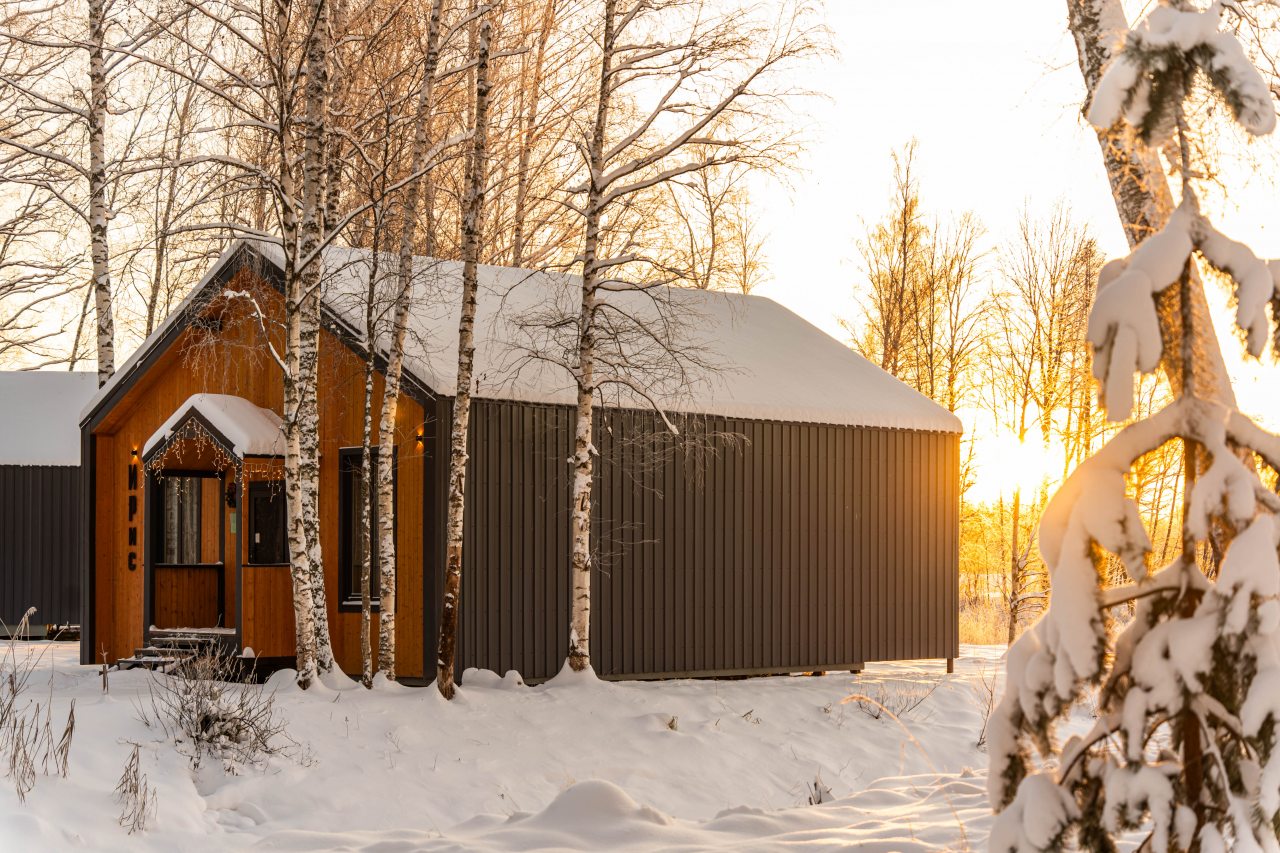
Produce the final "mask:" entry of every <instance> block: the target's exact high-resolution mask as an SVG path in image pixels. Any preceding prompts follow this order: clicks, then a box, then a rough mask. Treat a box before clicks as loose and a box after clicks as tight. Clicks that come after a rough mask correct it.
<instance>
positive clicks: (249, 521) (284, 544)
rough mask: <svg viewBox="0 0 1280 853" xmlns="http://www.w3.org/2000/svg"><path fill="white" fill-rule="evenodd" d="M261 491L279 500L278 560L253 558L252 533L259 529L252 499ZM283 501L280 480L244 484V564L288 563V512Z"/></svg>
mask: <svg viewBox="0 0 1280 853" xmlns="http://www.w3.org/2000/svg"><path fill="white" fill-rule="evenodd" d="M262 492H267V493H268V496H269V497H270V498H271V499H272V501H273V502H274V501H275V500H277V499H278V500H280V501H281V504H280V507H281V514H280V548H281V549H282V550H281V553H280V559H279V560H266V561H258V560H255V559H254V556H255V555H254V545H255V544H256V543H255V542H254V541H253V537H254V534H256V533H258V531H259V528H258V518H257V513H256V512H255V511H254V509H255V507H256V503H255V501H254V499H255V498H256V497H258V496H259V495H261V494H262ZM284 501H285V494H284V483H283V482H282V481H279V480H250V481H249V482H248V483H246V484H245V494H244V501H243V505H244V509H245V513H244V515H245V518H244V539H245V548H244V564H245V565H246V566H254V567H259V566H287V565H289V513H288V509H287V507H286V506H285V504H284Z"/></svg>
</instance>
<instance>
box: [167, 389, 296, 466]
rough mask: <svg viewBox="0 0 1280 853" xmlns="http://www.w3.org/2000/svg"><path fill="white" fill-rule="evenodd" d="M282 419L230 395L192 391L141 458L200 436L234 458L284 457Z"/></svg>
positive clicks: (267, 410) (273, 413)
mask: <svg viewBox="0 0 1280 853" xmlns="http://www.w3.org/2000/svg"><path fill="white" fill-rule="evenodd" d="M283 424H284V422H283V421H282V420H281V418H280V416H279V415H277V414H276V413H275V412H273V411H271V410H270V409H264V408H262V407H261V406H256V405H254V404H253V403H251V402H249V401H248V400H246V399H244V398H243V397H236V396H233V395H231V394H193V395H191V396H190V397H188V398H187V400H186V402H185V403H183V404H182V405H181V406H179V407H178V408H177V409H175V410H174V413H173V414H172V415H170V416H169V419H168V420H167V421H165V422H164V423H163V424H161V426H160V428H159V429H157V430H156V431H155V432H153V433H152V434H151V437H150V438H148V439H147V441H146V444H144V445H143V448H142V457H143V459H144V460H146V461H149V460H151V459H153V458H158V457H159V456H161V455H162V454H164V453H165V452H167V451H168V450H169V448H170V447H171V446H172V445H174V444H176V443H177V442H179V441H181V440H183V439H187V438H193V437H195V436H200V437H202V438H205V437H207V438H208V439H210V440H212V441H213V442H214V443H215V444H217V445H219V446H220V447H221V449H222V450H223V451H225V452H226V453H227V454H228V455H229V456H230V457H231V458H232V459H233V460H243V459H245V458H246V457H249V456H284V452H285V441H284V426H283Z"/></svg>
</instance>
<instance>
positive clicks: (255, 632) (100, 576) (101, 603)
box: [94, 271, 425, 675]
mask: <svg viewBox="0 0 1280 853" xmlns="http://www.w3.org/2000/svg"><path fill="white" fill-rule="evenodd" d="M229 287H230V288H232V289H237V290H250V291H253V292H255V294H256V295H257V296H258V299H259V303H260V304H261V305H262V306H263V308H264V310H265V311H266V312H267V313H268V315H269V316H273V317H276V318H279V315H280V313H281V312H282V310H283V306H282V300H281V298H280V296H279V294H278V292H277V291H275V290H274V289H273V288H271V287H270V286H269V285H267V284H265V283H263V282H262V281H260V280H259V279H257V278H256V277H255V276H254V275H252V274H251V273H249V272H247V271H241V272H240V273H238V274H237V275H236V277H235V278H234V279H233V281H232V282H231V284H230V285H229ZM243 306H244V303H243V302H233V303H231V304H229V305H224V304H218V303H215V304H214V305H213V306H212V307H211V308H210V309H208V310H207V311H206V312H205V313H206V317H207V318H208V319H210V320H213V319H214V318H215V317H216V319H217V320H218V321H219V322H218V323H216V324H215V323H212V322H210V323H206V324H205V325H206V326H210V327H212V328H214V329H215V331H207V330H202V329H196V328H189V329H187V330H186V331H185V332H183V334H182V335H181V336H180V337H179V338H178V340H177V341H176V342H175V344H174V345H173V346H172V347H171V348H170V349H169V351H168V352H166V353H165V354H164V355H163V356H162V357H161V358H160V359H159V360H158V361H157V363H156V364H155V365H154V366H153V367H152V368H151V369H150V370H149V371H148V372H147V375H146V376H144V377H142V378H140V379H139V380H138V381H137V382H136V383H135V384H134V386H133V387H132V388H130V389H129V392H128V393H127V394H126V395H125V396H124V398H123V399H121V400H120V401H119V402H118V403H117V404H116V406H115V407H114V408H113V409H112V411H111V412H110V413H109V414H108V415H107V416H106V417H105V418H104V419H103V421H102V423H101V424H100V425H99V426H98V427H97V428H96V429H95V430H94V435H95V437H96V450H95V456H96V460H95V461H96V470H97V479H96V484H97V485H96V494H95V496H94V507H95V508H94V511H95V514H96V515H95V534H94V535H95V544H94V559H95V566H94V572H95V579H96V586H97V591H96V599H97V600H96V602H95V619H96V626H95V634H96V638H95V639H96V644H97V646H98V647H99V652H101V650H103V649H105V651H106V654H107V659H108V660H115V659H117V658H120V657H125V656H128V655H129V654H131V653H132V651H133V649H134V648H135V647H136V646H139V645H141V643H142V631H143V624H142V623H143V595H144V586H143V585H144V565H145V561H144V548H145V543H144V541H143V540H144V539H145V536H144V527H145V525H144V521H143V519H144V518H145V515H144V513H145V507H144V506H143V503H144V489H143V488H142V476H141V475H140V477H139V488H138V490H137V492H136V496H137V502H138V513H137V517H136V519H135V520H134V522H133V523H134V525H135V526H136V528H137V533H136V536H137V544H136V546H133V547H132V548H131V547H130V546H129V545H128V542H127V537H128V528H129V526H130V523H129V521H128V520H127V518H126V515H127V512H126V508H127V499H128V494H129V493H128V490H127V481H126V475H127V473H128V466H129V464H130V462H131V458H130V453H131V451H132V450H134V449H137V451H138V452H139V454H141V450H142V445H143V443H144V442H145V441H146V440H147V438H148V437H150V435H151V434H152V433H153V432H154V431H155V430H156V429H157V428H159V426H160V425H161V424H162V423H163V422H164V421H165V420H166V419H167V418H168V417H169V416H170V415H171V414H173V412H174V411H175V410H176V409H177V408H178V407H179V406H181V405H182V404H183V402H185V401H186V399H187V398H188V397H189V396H191V395H192V394H196V393H202V392H204V393H221V394H235V395H238V396H240V397H244V398H245V399H247V400H250V401H251V402H253V403H255V404H257V405H259V406H263V407H264V408H269V409H272V410H274V411H276V412H279V411H280V410H281V406H282V402H283V399H282V398H283V384H282V382H281V377H280V373H279V371H278V370H277V368H276V367H275V365H274V364H273V363H272V362H271V360H270V358H269V356H268V355H267V354H266V352H265V348H264V347H263V346H262V339H261V332H260V331H259V330H258V327H257V324H256V323H255V322H253V321H252V319H251V318H250V317H249V316H248V314H247V311H246V310H245V309H244V307H243ZM278 325H279V324H278V323H274V324H273V323H268V326H269V327H271V328H275V327H277V326H278ZM381 392H382V377H381V376H379V377H378V382H377V388H375V394H374V405H375V408H376V407H377V405H378V403H379V401H380V400H381ZM363 393H364V380H363V365H362V363H361V360H360V359H359V357H358V356H357V355H355V354H354V353H353V352H352V351H351V350H350V349H349V348H348V347H347V346H346V345H345V344H343V342H342V341H340V340H339V339H338V338H337V337H336V336H334V335H332V334H330V333H329V332H325V333H324V334H323V335H322V338H321V346H320V381H319V401H318V402H319V409H320V450H321V465H320V494H321V498H320V513H321V519H320V522H321V548H322V551H323V553H324V556H325V561H326V566H325V576H326V592H327V594H328V600H329V614H330V623H331V629H332V634H333V641H334V650H335V654H336V655H337V657H338V662H339V664H340V665H341V666H342V667H343V669H344V670H346V671H348V672H357V671H358V670H359V662H360V614H359V613H358V612H345V611H342V612H340V611H338V609H337V603H338V602H337V599H338V589H339V586H338V571H337V570H338V566H337V561H338V524H337V522H338V450H339V448H342V447H350V446H355V445H358V444H359V443H360V441H361V416H362V412H361V409H362V406H363V401H364V398H363ZM423 418H424V413H423V409H422V406H421V405H420V404H419V403H417V402H416V401H415V400H413V399H411V398H409V397H407V396H403V395H402V396H401V399H400V405H399V413H398V417H397V424H396V443H397V447H398V465H399V470H398V481H397V488H398V509H397V516H398V524H397V537H396V538H397V550H398V552H399V572H398V575H399V594H398V595H397V599H398V604H399V607H398V619H397V630H396V641H397V646H398V651H397V661H398V666H397V668H398V670H399V672H400V673H401V674H404V675H420V674H422V672H423V659H422V632H423V613H422V595H423V587H422V582H423V579H422V566H423V527H422V508H423V504H422V501H423V494H422V486H423V470H424V469H423V466H424V464H425V460H424V456H423V453H424V451H423V447H422V445H420V444H419V443H418V442H417V434H418V432H419V430H420V429H421V426H422V422H423ZM374 425H375V438H374V440H375V441H376V440H377V437H376V426H377V418H376V415H375V418H374ZM253 464H254V463H251V464H250V471H252V469H253ZM257 464H258V466H259V467H261V462H260V461H259V463H257ZM219 500H221V498H219ZM244 505H245V504H244V501H243V500H241V501H240V502H239V506H240V508H241V509H238V510H236V512H241V510H242V508H243V507H244ZM219 506H223V507H224V512H225V513H226V515H227V518H226V531H227V540H226V552H225V556H226V562H227V571H226V587H225V598H226V606H227V610H228V624H234V619H235V618H236V615H237V614H236V613H235V577H236V566H235V560H236V547H235V546H236V536H237V535H238V534H237V533H233V532H232V528H233V523H232V518H231V511H230V510H227V509H225V503H219ZM235 526H236V527H237V528H238V530H239V532H240V533H243V529H244V519H243V516H240V517H238V518H237V519H236V522H235ZM210 538H211V539H212V540H213V541H216V534H215V535H214V536H213V537H210ZM206 541H208V540H206ZM130 550H132V551H134V552H135V553H136V555H137V557H136V564H137V569H136V570H135V571H130V570H129V568H128V553H129V551H130ZM242 556H243V555H242ZM210 574H212V575H213V576H215V577H216V573H214V572H210ZM241 577H242V579H243V590H242V591H243V597H244V611H245V612H244V614H243V616H244V619H243V626H242V627H243V641H244V643H245V645H248V646H251V647H252V648H253V650H254V651H255V652H256V653H257V654H258V655H259V656H276V655H290V654H292V652H293V611H292V603H291V600H292V596H291V590H290V580H289V572H288V569H287V568H279V567H253V566H249V567H244V568H243V569H242V570H241ZM157 593H159V589H158V588H157ZM214 599H215V600H216V595H215V596H214ZM376 636H377V632H376V630H375V631H374V638H375V641H376Z"/></svg>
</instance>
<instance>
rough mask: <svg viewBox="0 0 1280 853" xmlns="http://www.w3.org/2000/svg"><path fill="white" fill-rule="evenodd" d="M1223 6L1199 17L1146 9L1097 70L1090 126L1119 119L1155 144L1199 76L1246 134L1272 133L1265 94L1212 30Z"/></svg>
mask: <svg viewBox="0 0 1280 853" xmlns="http://www.w3.org/2000/svg"><path fill="white" fill-rule="evenodd" d="M1226 5H1227V4H1226V3H1224V2H1222V0H1218V2H1215V3H1213V5H1211V6H1210V7H1209V8H1208V9H1205V10H1203V11H1200V10H1182V9H1175V8H1173V7H1171V6H1163V5H1162V6H1158V7H1156V8H1155V9H1153V10H1152V11H1151V13H1150V14H1149V15H1147V16H1146V17H1145V18H1143V19H1142V20H1141V21H1140V22H1139V23H1138V25H1137V26H1135V27H1134V28H1133V29H1132V30H1130V31H1129V34H1128V36H1127V38H1126V39H1125V44H1124V47H1123V48H1122V50H1121V51H1120V54H1119V55H1118V56H1117V57H1116V59H1115V60H1114V61H1113V62H1112V63H1111V65H1109V66H1108V67H1107V70H1106V71H1105V72H1103V75H1102V78H1101V79H1100V80H1099V81H1098V85H1097V88H1096V89H1095V91H1094V94H1093V101H1092V103H1091V104H1090V106H1089V110H1088V114H1087V117H1088V119H1089V122H1090V123H1091V124H1093V125H1095V126H1096V127H1099V128H1108V127H1111V126H1112V125H1113V124H1115V123H1116V122H1117V121H1119V120H1120V119H1121V118H1123V119H1124V120H1125V121H1127V122H1128V123H1129V124H1131V125H1133V127H1134V128H1135V129H1136V130H1137V131H1138V135H1139V136H1140V137H1141V138H1142V140H1143V141H1144V142H1146V143H1148V144H1153V145H1158V144H1160V143H1162V142H1164V141H1165V140H1166V139H1168V138H1169V135H1170V134H1171V133H1172V131H1173V129H1174V123H1175V122H1174V119H1175V111H1176V110H1177V109H1178V108H1179V106H1180V104H1181V103H1182V100H1183V98H1184V97H1185V95H1186V91H1187V87H1188V86H1189V85H1190V83H1191V80H1192V77H1193V75H1194V74H1195V73H1196V72H1200V73H1202V74H1203V75H1204V76H1205V78H1206V79H1207V80H1208V81H1209V83H1210V85H1211V86H1212V87H1213V89H1214V90H1215V91H1217V93H1218V94H1220V95H1221V96H1222V98H1223V100H1225V101H1226V103H1227V106H1228V107H1229V108H1230V109H1231V113H1232V115H1233V116H1234V117H1235V119H1236V121H1237V122H1239V123H1240V125H1241V126H1242V127H1243V128H1244V129H1245V130H1247V131H1248V132H1249V133H1251V134H1253V135H1254V136H1264V135H1266V134H1268V133H1271V132H1272V131H1273V130H1274V129H1275V126H1276V113H1275V109H1274V107H1273V105H1272V102H1271V91H1270V89H1268V87H1267V84H1266V82H1265V81H1264V80H1263V78H1262V75H1261V74H1260V73H1259V72H1258V69H1257V68H1255V67H1254V65H1253V63H1252V62H1250V61H1249V58H1248V56H1246V55H1245V51H1244V47H1243V46H1242V45H1241V44H1240V41H1239V40H1238V39H1237V38H1236V36H1235V34H1234V33H1230V32H1223V31H1221V30H1220V29H1219V28H1218V25H1219V21H1220V19H1221V17H1222V11H1223V9H1224V8H1225V6H1226ZM1171 70H1173V71H1175V72H1176V73H1172V74H1171V73H1170V71H1171Z"/></svg>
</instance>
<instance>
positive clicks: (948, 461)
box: [432, 400, 959, 679]
mask: <svg viewBox="0 0 1280 853" xmlns="http://www.w3.org/2000/svg"><path fill="white" fill-rule="evenodd" d="M598 414H599V417H598V419H597V430H596V435H595V446H596V448H597V449H598V450H599V453H600V456H599V458H598V460H597V465H596V477H597V486H596V491H595V505H594V507H593V537H594V544H595V548H596V552H595V555H594V558H595V576H594V578H593V602H592V654H593V658H594V664H595V667H596V669H597V671H598V672H599V673H600V674H601V675H604V676H613V677H619V676H628V675H631V676H654V675H674V674H711V673H728V672H735V673H736V672H786V671H797V670H810V669H841V668H848V667H850V666H855V665H860V664H862V663H864V662H866V661H871V660H887V659H896V658H912V657H952V656H955V655H957V654H958V653H959V639H958V619H957V613H956V608H957V598H956V593H957V582H956V577H955V575H956V573H957V571H958V550H957V532H958V523H959V521H958V504H957V492H956V487H955V485H956V478H957V476H958V467H957V466H958V451H957V442H958V438H957V437H956V436H954V435H940V434H935V433H923V432H913V431H904V430H886V429H870V428H853V427H840V426H829V425H814V424H794V423H782V422H771V421H743V420H732V419H726V418H718V417H700V418H696V419H692V420H687V421H686V422H685V423H684V424H683V425H682V426H683V433H684V435H685V436H686V437H696V436H701V437H704V438H706V441H704V444H706V443H710V446H709V447H704V448H703V449H701V450H699V451H698V452H693V453H689V452H684V451H682V450H681V448H680V447H679V446H677V442H676V441H675V440H674V439H673V438H672V437H671V436H669V435H666V434H664V432H663V428H662V423H661V421H660V420H659V419H658V418H657V417H655V416H654V415H653V414H652V413H648V412H639V411H630V410H600V411H599V412H598ZM437 417H440V418H442V419H443V422H446V423H447V418H448V411H447V404H444V405H442V406H441V407H440V411H439V412H438V413H437ZM471 423H472V430H471V447H470V454H471V455H470V459H471V462H470V469H469V472H468V481H467V494H468V497H467V501H468V504H467V505H468V512H467V526H466V544H465V550H464V563H465V569H464V579H463V605H462V606H463V612H462V617H463V622H462V636H461V642H460V646H459V663H460V665H461V666H462V667H464V668H466V667H484V668H488V669H495V670H497V671H499V672H503V671H505V670H506V669H510V668H516V669H518V670H519V671H520V672H521V673H522V674H523V675H524V676H525V677H526V678H530V679H542V678H547V677H550V676H552V675H554V674H555V673H556V672H557V671H558V669H559V668H560V665H561V664H562V662H563V660H564V657H565V654H566V652H567V647H568V609H569V577H568V561H569V537H568V533H569V529H568V528H569V519H568V510H567V507H568V505H569V465H568V462H567V460H568V457H569V455H570V452H571V436H572V411H571V410H570V409H569V408H567V407H563V406H543V405H530V404H523V403H512V402H506V401H494V400H477V401H475V403H474V408H473V410H472V421H471ZM714 436H722V437H727V440H721V441H711V440H710V438H708V437H714ZM436 447H437V451H436V452H437V453H438V454H439V453H442V452H443V450H444V444H443V442H440V441H437V443H436ZM437 458H446V457H442V456H437ZM440 467H443V465H441V466H440ZM436 519H437V521H436V523H437V524H439V523H441V522H442V515H440V514H437V516H436ZM432 553H433V554H434V555H435V556H434V559H435V560H436V566H435V567H434V574H435V576H436V578H437V582H438V578H439V575H440V572H441V571H442V567H443V550H442V548H436V549H433V552H432Z"/></svg>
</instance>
